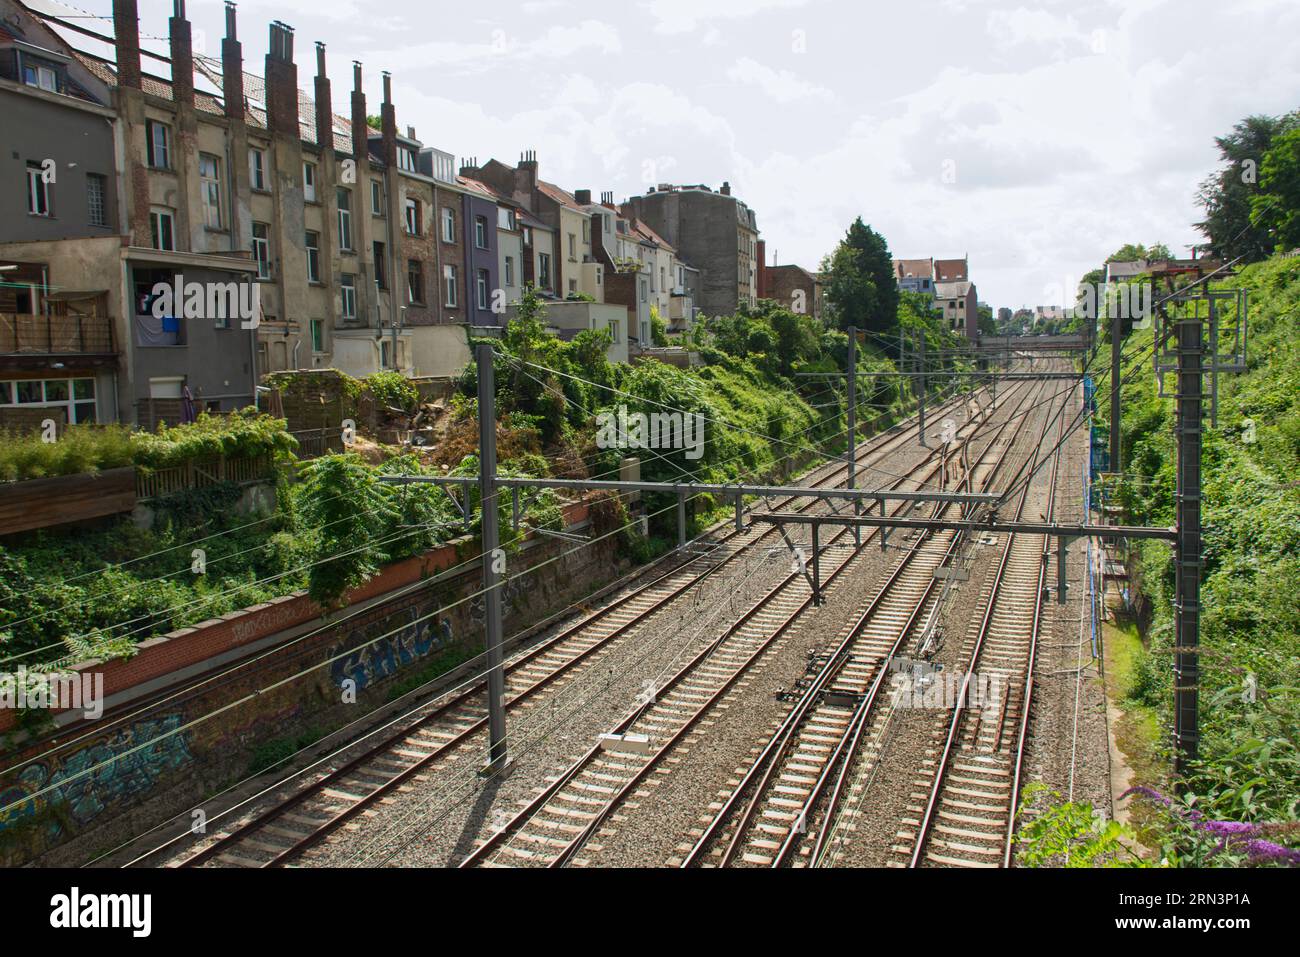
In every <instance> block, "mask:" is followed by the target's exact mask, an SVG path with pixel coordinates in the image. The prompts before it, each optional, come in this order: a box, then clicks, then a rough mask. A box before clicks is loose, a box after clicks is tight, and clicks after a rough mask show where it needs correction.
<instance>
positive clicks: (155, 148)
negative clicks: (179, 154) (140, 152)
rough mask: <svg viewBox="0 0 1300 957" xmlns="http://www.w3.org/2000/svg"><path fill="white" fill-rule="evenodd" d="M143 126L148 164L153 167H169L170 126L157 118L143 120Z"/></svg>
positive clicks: (170, 163) (170, 164)
mask: <svg viewBox="0 0 1300 957" xmlns="http://www.w3.org/2000/svg"><path fill="white" fill-rule="evenodd" d="M144 126H145V147H146V152H147V154H148V156H147V159H148V161H149V165H150V166H152V167H153V168H154V169H171V168H172V161H171V139H172V131H171V128H170V127H168V126H167V124H166V123H159V122H158V121H157V120H145V124H144Z"/></svg>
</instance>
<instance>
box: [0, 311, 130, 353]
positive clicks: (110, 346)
mask: <svg viewBox="0 0 1300 957" xmlns="http://www.w3.org/2000/svg"><path fill="white" fill-rule="evenodd" d="M115 352H117V349H116V348H115V346H114V343H113V320H112V319H111V318H109V317H108V316H84V315H63V316H59V315H44V316H40V315H30V314H27V313H21V312H20V313H12V312H0V355H22V354H34V355H68V354H74V355H75V354H82V355H112V354H113V353H115Z"/></svg>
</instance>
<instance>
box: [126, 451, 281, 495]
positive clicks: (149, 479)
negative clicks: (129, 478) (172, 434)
mask: <svg viewBox="0 0 1300 957" xmlns="http://www.w3.org/2000/svg"><path fill="white" fill-rule="evenodd" d="M274 471H275V463H274V462H273V460H272V459H271V457H270V456H269V455H260V456H256V457H254V458H228V457H226V456H224V455H219V456H217V457H216V458H215V459H208V460H206V461H200V462H187V463H186V464H185V465H177V466H174V467H172V468H166V469H151V470H149V471H145V470H144V469H141V470H140V471H139V472H137V473H136V479H135V493H136V496H137V497H138V498H140V499H152V498H162V497H163V496H166V495H175V494H176V493H177V492H184V491H186V490H187V489H192V488H206V487H208V486H210V485H216V484H218V483H220V482H238V483H240V484H241V485H247V484H250V483H253V482H264V481H267V480H268V479H269V478H271V476H272V475H273V474H274Z"/></svg>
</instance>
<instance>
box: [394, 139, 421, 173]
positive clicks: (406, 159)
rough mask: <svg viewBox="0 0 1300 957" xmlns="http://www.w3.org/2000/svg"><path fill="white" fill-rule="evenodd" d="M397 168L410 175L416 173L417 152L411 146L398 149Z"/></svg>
mask: <svg viewBox="0 0 1300 957" xmlns="http://www.w3.org/2000/svg"><path fill="white" fill-rule="evenodd" d="M397 166H398V168H399V169H404V170H406V171H407V172H408V173H414V172H416V169H415V150H413V149H411V147H409V146H399V147H397Z"/></svg>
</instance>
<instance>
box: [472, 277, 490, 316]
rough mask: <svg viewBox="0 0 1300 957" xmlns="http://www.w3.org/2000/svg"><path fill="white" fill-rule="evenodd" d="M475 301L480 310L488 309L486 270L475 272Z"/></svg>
mask: <svg viewBox="0 0 1300 957" xmlns="http://www.w3.org/2000/svg"><path fill="white" fill-rule="evenodd" d="M474 301H475V303H476V304H477V305H478V307H479V308H480V309H486V308H487V307H488V271H487V270H486V269H476V270H475V271H474Z"/></svg>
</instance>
